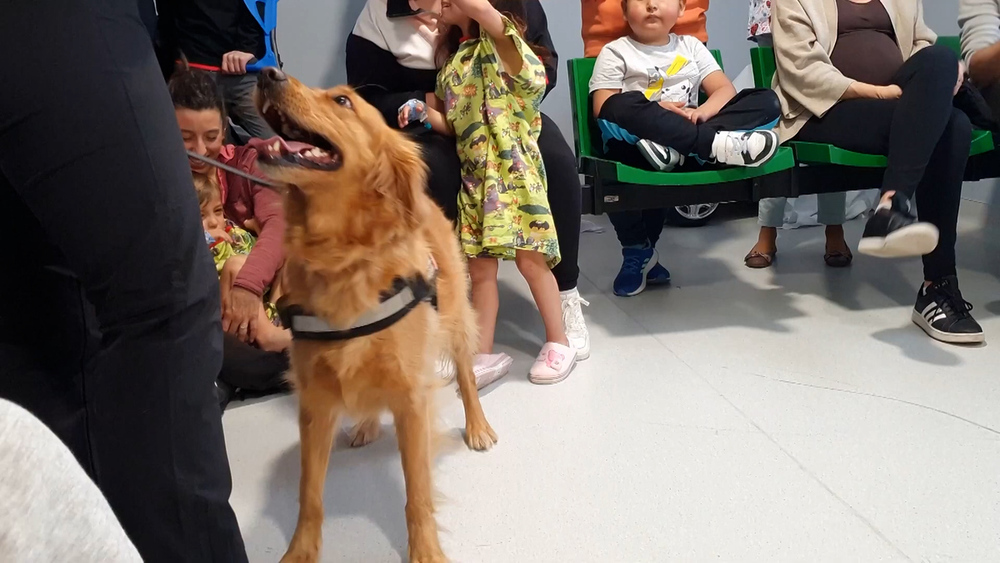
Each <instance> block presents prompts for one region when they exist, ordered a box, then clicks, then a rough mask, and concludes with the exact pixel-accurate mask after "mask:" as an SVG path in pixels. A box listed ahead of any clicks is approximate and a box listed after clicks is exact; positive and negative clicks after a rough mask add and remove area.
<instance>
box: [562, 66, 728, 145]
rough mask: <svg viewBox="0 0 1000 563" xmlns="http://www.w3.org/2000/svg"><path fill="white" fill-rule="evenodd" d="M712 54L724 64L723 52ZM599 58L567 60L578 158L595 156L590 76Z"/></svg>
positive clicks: (594, 126)
mask: <svg viewBox="0 0 1000 563" xmlns="http://www.w3.org/2000/svg"><path fill="white" fill-rule="evenodd" d="M712 56H713V57H715V60H716V61H718V63H719V66H720V67H721V66H722V53H721V52H720V51H718V50H713V51H712ZM596 61H597V59H594V58H582V59H570V60H568V61H566V67H567V70H568V72H569V98H570V109H571V110H572V113H573V140H574V142H575V144H576V156H577V158H578V159H581V158H584V157H594V156H596V155H595V154H594V144H593V142H594V136H595V135H597V136H599V135H600V133H599V130H598V128H597V123H596V121H595V119H594V114H593V112H592V111H591V103H590V77H591V76H592V75H593V74H594V63H595V62H596Z"/></svg>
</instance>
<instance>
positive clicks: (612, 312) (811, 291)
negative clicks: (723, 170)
mask: <svg viewBox="0 0 1000 563" xmlns="http://www.w3.org/2000/svg"><path fill="white" fill-rule="evenodd" d="M987 212H996V211H993V209H991V208H986V207H983V206H980V205H978V204H973V203H966V204H965V207H964V211H963V220H962V234H961V241H960V247H959V254H960V258H959V261H960V264H961V265H962V266H963V269H962V270H961V272H960V277H961V281H962V288H963V292H964V293H965V295H966V298H968V299H969V300H970V301H972V302H973V303H974V304H975V305H976V310H975V314H976V316H977V318H978V319H979V320H980V322H981V323H982V324H983V326H984V327H985V328H986V330H987V333H988V334H987V336H988V339H989V340H990V344H988V345H987V346H984V347H977V348H957V347H952V346H947V345H943V344H938V343H936V342H933V341H931V340H929V339H928V338H927V337H925V336H924V335H923V333H922V332H920V331H919V329H917V328H916V327H915V326H913V325H912V324H911V323H910V321H909V308H910V307H912V304H913V298H914V297H915V291H916V284H917V283H918V282H919V280H920V264H919V261H918V260H910V261H895V262H886V261H879V260H875V259H869V258H866V257H863V256H857V257H856V259H855V264H854V266H853V267H852V268H850V269H848V270H842V271H837V270H830V269H827V268H825V267H824V266H823V263H822V253H823V244H822V232H821V231H819V230H816V229H807V230H800V231H795V232H791V233H787V234H785V233H783V235H782V238H781V239H780V242H779V245H780V253H779V260H778V261H777V263H776V265H775V267H774V268H773V270H771V271H763V272H761V271H751V270H748V269H747V268H745V267H743V265H742V257H743V255H744V254H745V253H746V252H747V251H748V250H749V249H750V246H751V245H752V243H753V241H754V240H755V237H756V226H755V222H754V220H753V219H752V218H745V217H744V218H737V219H735V220H728V221H717V222H716V223H714V224H712V225H710V226H707V227H704V228H700V229H689V230H682V229H668V230H667V231H665V232H664V236H663V240H662V241H661V243H660V245H659V248H660V253H661V257H662V259H663V261H664V262H665V263H666V265H667V266H668V267H669V268H670V270H671V272H672V273H673V276H674V285H673V286H672V287H670V288H664V289H657V290H650V291H647V292H646V293H644V294H643V295H641V296H639V297H636V298H632V299H618V298H614V297H611V296H610V291H609V288H610V286H611V280H612V279H613V277H614V275H615V273H616V272H617V268H618V265H619V257H618V256H619V255H618V250H617V245H616V241H615V239H614V234H613V233H612V232H610V231H608V232H606V233H603V234H592V233H588V234H584V235H583V252H582V255H583V256H582V258H581V262H582V263H581V267H582V271H583V275H582V279H581V291H582V292H583V293H584V295H585V297H586V298H587V299H589V300H590V301H591V303H592V306H591V307H590V308H588V309H587V310H586V314H587V318H588V321H589V323H590V328H591V335H592V339H593V349H594V352H593V357H592V358H591V359H590V360H589V361H587V362H585V363H581V364H580V365H579V366H578V368H577V370H576V371H575V372H574V374H573V375H572V377H571V378H570V379H568V380H567V381H566V382H565V383H562V384H560V385H556V386H553V387H536V386H533V385H530V384H529V383H528V382H527V380H526V379H525V377H523V375H522V374H523V373H525V372H526V370H527V367H528V365H529V363H530V359H531V357H532V356H533V355H534V354H535V353H536V351H537V349H538V347H539V346H540V341H539V339H538V336H537V335H539V334H541V330H540V322H539V320H538V319H537V313H536V312H534V310H533V305H532V304H531V302H530V297H529V296H528V293H527V290H526V288H525V286H524V285H523V283H522V282H521V281H520V279H519V278H518V276H517V273H516V271H515V270H514V269H513V268H512V267H511V268H506V269H505V270H504V272H503V275H502V277H503V280H504V283H503V294H502V297H501V298H502V300H503V303H504V307H503V312H502V318H501V327H500V328H499V332H500V334H501V335H502V345H501V346H500V347H501V348H502V349H503V350H505V351H507V352H509V353H511V354H513V355H514V356H515V358H516V361H515V364H514V367H513V370H512V375H510V376H508V378H507V379H505V380H503V381H502V382H500V383H499V384H497V385H495V386H493V387H491V388H489V389H487V390H485V392H484V398H483V404H484V406H485V408H486V412H487V416H488V417H489V419H490V421H491V423H492V424H493V427H494V428H495V429H496V430H497V431H498V433H499V434H500V443H499V444H498V446H497V447H496V448H495V449H494V450H493V451H491V452H489V453H487V454H476V453H472V452H469V451H467V450H465V449H464V448H463V447H462V445H461V442H460V437H459V434H458V428H461V427H462V424H463V419H462V412H461V406H460V404H459V403H458V401H457V399H455V398H454V396H453V394H452V393H449V392H447V391H445V392H443V395H442V397H444V398H445V403H444V408H443V411H442V420H443V425H444V427H445V428H446V429H447V430H448V433H449V436H450V437H451V438H452V440H450V442H449V445H448V447H446V449H445V451H444V452H443V453H442V455H441V457H440V459H439V462H438V465H437V473H436V481H437V486H438V488H439V489H440V491H441V493H442V495H443V497H444V499H445V500H444V501H443V502H441V503H440V510H439V521H440V523H441V525H442V527H443V528H444V530H445V532H444V533H443V534H442V541H443V544H444V547H445V550H446V552H447V553H448V555H449V556H450V557H451V558H452V559H453V560H454V561H459V562H466V563H474V562H497V563H515V562H517V563H520V562H538V563H553V562H564V561H566V562H569V561H572V562H595V563H597V562H600V563H618V562H621V563H634V562H653V561H657V562H658V561H709V560H711V561H740V562H743V561H803V562H804V561H808V562H817V561H866V562H867V561H882V560H889V561H896V560H899V561H905V560H913V561H929V562H944V561H961V562H980V561H982V562H987V561H1000V319H998V318H997V315H998V314H1000V281H998V275H1000V231H998V230H996V229H994V230H990V229H983V228H982V227H981V225H982V224H984V216H985V214H986V213H987ZM599 221H600V220H599ZM998 223H1000V221H995V220H994V221H992V222H990V224H994V225H995V224H998ZM860 228H861V225H860V223H858V222H855V223H852V224H851V225H850V226H849V232H850V235H851V237H852V238H851V240H854V241H856V240H857V237H858V236H859V230H860ZM223 420H224V423H225V427H226V436H227V440H228V446H229V455H230V458H231V460H232V469H233V481H234V492H233V498H232V502H233V506H234V507H235V509H236V512H237V514H238V516H239V518H240V522H241V525H242V528H243V532H244V537H245V539H246V544H247V550H248V552H249V554H250V559H251V561H255V562H256V561H276V560H277V559H278V558H279V557H280V555H281V553H283V551H284V549H285V547H286V546H287V544H288V540H289V538H290V537H291V533H292V531H293V529H294V526H295V518H296V511H297V503H298V499H297V495H298V471H299V469H298V465H299V464H298V443H297V442H298V432H297V428H296V415H295V402H294V399H293V398H290V397H280V398H271V399H267V400H264V401H261V402H257V403H253V404H242V405H234V406H232V407H230V410H229V411H227V412H226V415H225V417H224V419H223ZM344 446H345V440H344V439H343V437H342V438H341V440H340V441H339V443H338V449H337V450H336V451H335V452H334V453H333V455H332V457H331V463H330V471H329V477H328V479H327V494H326V511H327V520H326V524H325V526H324V541H325V543H324V553H323V561H331V562H359V563H369V562H371V563H380V562H396V561H401V560H402V561H405V553H406V529H405V521H404V518H403V505H404V496H403V485H402V472H401V470H400V466H399V458H398V455H397V453H396V450H395V439H394V437H393V435H392V434H391V432H390V433H389V434H388V435H387V436H386V437H384V438H383V439H382V440H381V441H379V442H377V443H375V444H373V445H371V446H369V447H368V448H366V449H363V450H349V449H347V448H346V447H344Z"/></svg>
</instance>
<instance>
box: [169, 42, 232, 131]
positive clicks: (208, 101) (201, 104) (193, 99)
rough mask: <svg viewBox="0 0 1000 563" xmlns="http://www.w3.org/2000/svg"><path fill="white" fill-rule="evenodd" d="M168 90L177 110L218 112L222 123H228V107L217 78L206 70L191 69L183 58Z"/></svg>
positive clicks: (171, 78)
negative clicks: (210, 110) (211, 110)
mask: <svg viewBox="0 0 1000 563" xmlns="http://www.w3.org/2000/svg"><path fill="white" fill-rule="evenodd" d="M167 89H168V90H169V91H170V99H171V100H173V102H174V108H175V109H190V110H194V111H202V110H208V109H214V110H218V112H219V115H220V116H222V122H223V123H225V122H226V105H225V103H224V102H223V101H222V91H221V90H220V89H219V84H218V83H217V82H216V81H215V77H214V76H213V75H212V73H210V72H208V71H206V70H200V69H197V68H191V67H190V65H188V62H187V59H185V58H184V57H183V56H182V57H181V63H180V64H179V65H178V67H177V70H176V71H174V75H173V76H171V77H170V81H169V82H168V83H167Z"/></svg>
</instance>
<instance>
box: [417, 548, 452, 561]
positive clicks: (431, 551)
mask: <svg viewBox="0 0 1000 563" xmlns="http://www.w3.org/2000/svg"><path fill="white" fill-rule="evenodd" d="M410 563H448V558H447V557H445V556H444V552H443V551H441V548H440V547H437V546H430V547H428V548H426V549H421V548H411V549H410Z"/></svg>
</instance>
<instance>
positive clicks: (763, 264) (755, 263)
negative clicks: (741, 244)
mask: <svg viewBox="0 0 1000 563" xmlns="http://www.w3.org/2000/svg"><path fill="white" fill-rule="evenodd" d="M777 254H778V251H777V250H775V251H774V252H758V251H756V250H751V251H750V254H747V255H746V258H744V259H743V263H744V264H746V266H747V268H753V269H755V270H763V269H764V268H770V267H771V265H772V264H773V263H774V258H775V256H776V255H777Z"/></svg>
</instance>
